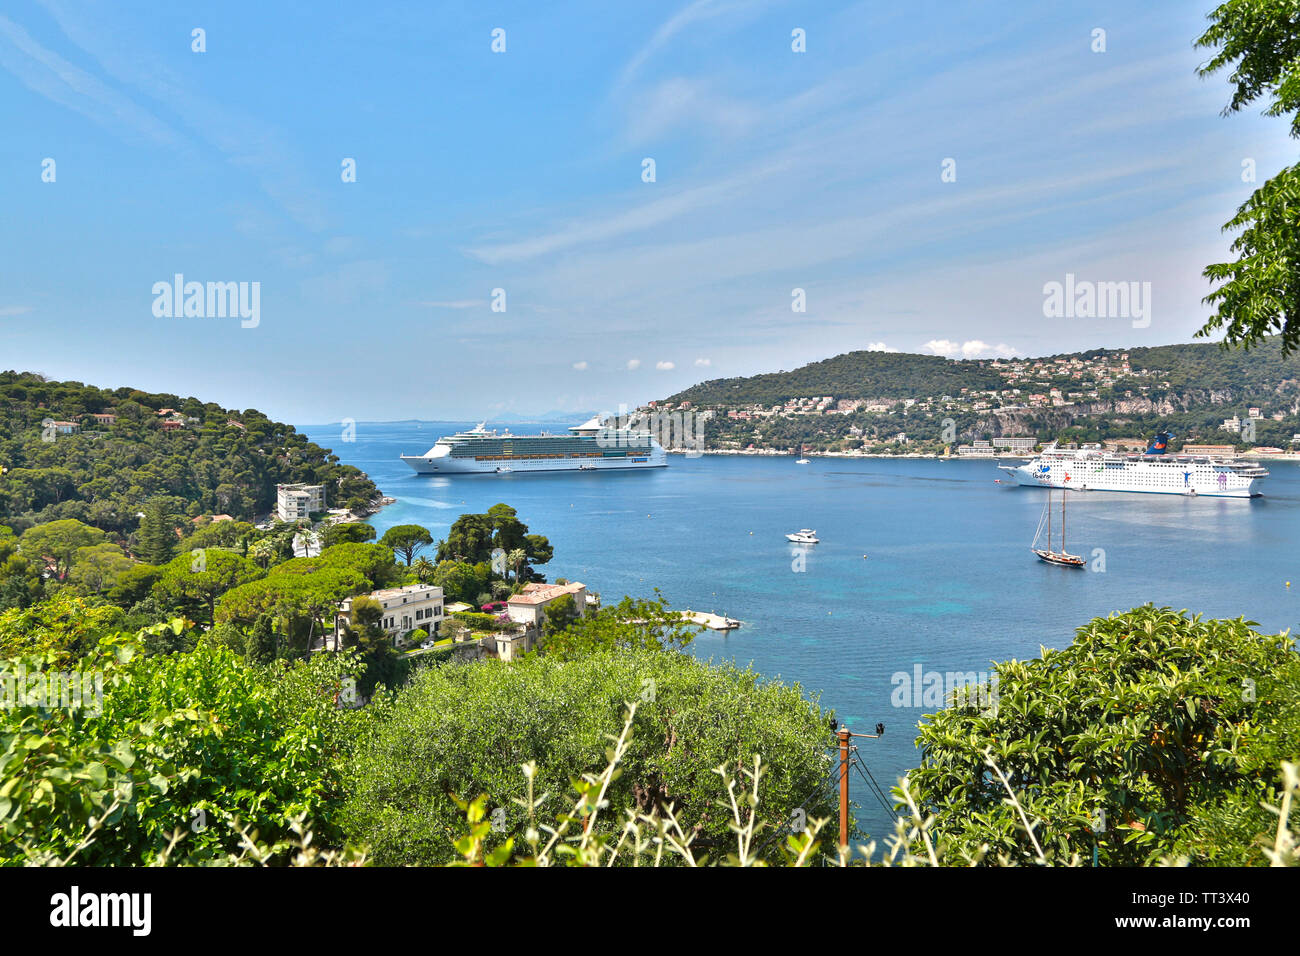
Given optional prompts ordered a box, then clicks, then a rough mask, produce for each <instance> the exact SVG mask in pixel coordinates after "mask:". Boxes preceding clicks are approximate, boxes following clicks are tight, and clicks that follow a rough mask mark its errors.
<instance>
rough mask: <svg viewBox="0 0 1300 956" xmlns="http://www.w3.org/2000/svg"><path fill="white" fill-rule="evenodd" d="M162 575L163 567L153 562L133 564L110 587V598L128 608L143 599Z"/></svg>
mask: <svg viewBox="0 0 1300 956" xmlns="http://www.w3.org/2000/svg"><path fill="white" fill-rule="evenodd" d="M160 577H162V568H158V567H155V566H154V565H152V564H133V565H131V567H129V568H127V569H125V570H124V571H122V573H121V574H119V575H118V576H117V581H116V582H115V583H114V584H113V586H112V588H110V589H109V592H108V599H109V600H110V601H112V602H113V603H114V604H116V605H118V606H120V607H123V608H127V609H128V610H129V609H130V608H132V607H134V606H135V605H136V604H138V603H139V602H140V601H143V600H144V599H145V597H147V596H148V594H149V592H150V590H152V588H153V586H154V585H155V584H156V583H157V582H158V579H159V578H160Z"/></svg>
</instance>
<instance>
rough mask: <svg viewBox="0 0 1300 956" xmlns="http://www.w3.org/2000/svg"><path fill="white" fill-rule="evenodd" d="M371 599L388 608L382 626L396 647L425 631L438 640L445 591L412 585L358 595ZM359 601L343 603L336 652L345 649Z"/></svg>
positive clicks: (337, 625) (335, 646)
mask: <svg viewBox="0 0 1300 956" xmlns="http://www.w3.org/2000/svg"><path fill="white" fill-rule="evenodd" d="M358 597H368V598H371V599H372V600H374V601H375V602H377V603H378V604H379V606H380V607H382V608H383V609H384V616H383V617H382V618H380V619H379V626H380V627H382V628H383V629H384V633H385V634H387V635H388V637H389V638H390V639H391V640H392V642H393V646H394V647H405V646H406V645H407V643H408V639H407V635H409V634H410V633H411V632H412V631H414V630H419V629H423V630H424V631H425V632H426V633H427V634H428V635H429V637H431V638H436V637H437V635H438V633H439V631H440V630H441V629H442V622H443V621H444V620H446V615H445V614H444V613H443V593H442V588H440V587H434V586H433V585H432V584H409V585H407V586H406V587H400V588H384V589H382V590H379V591H371V592H370V593H369V594H365V595H358ZM356 599H357V598H346V599H344V601H343V602H342V603H341V604H339V610H338V617H337V618H336V619H335V622H334V638H335V642H334V649H337V648H339V647H341V646H342V643H343V642H342V640H341V638H342V636H343V633H344V631H345V630H346V629H347V625H348V623H352V606H353V603H354V602H355V601H356Z"/></svg>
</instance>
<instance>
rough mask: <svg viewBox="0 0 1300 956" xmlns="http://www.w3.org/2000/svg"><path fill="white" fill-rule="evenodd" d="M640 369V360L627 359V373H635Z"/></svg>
mask: <svg viewBox="0 0 1300 956" xmlns="http://www.w3.org/2000/svg"><path fill="white" fill-rule="evenodd" d="M640 367H641V360H640V359H628V360H627V370H628V371H629V372H635V371H636V370H637V369H639V368H640Z"/></svg>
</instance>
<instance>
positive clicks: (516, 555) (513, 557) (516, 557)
mask: <svg viewBox="0 0 1300 956" xmlns="http://www.w3.org/2000/svg"><path fill="white" fill-rule="evenodd" d="M527 560H528V552H527V551H525V550H524V549H523V548H515V549H514V550H513V551H511V552H510V553H509V554H508V555H506V562H507V563H508V564H509V566H510V567H512V568H514V569H515V583H516V584H517V583H518V582H519V570H520V568H522V567H523V564H524V562H525V561H527Z"/></svg>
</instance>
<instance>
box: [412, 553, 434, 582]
mask: <svg viewBox="0 0 1300 956" xmlns="http://www.w3.org/2000/svg"><path fill="white" fill-rule="evenodd" d="M411 570H412V571H414V572H415V579H416V580H417V581H419V582H420V583H421V584H428V583H429V582H430V581H432V580H433V575H434V571H435V570H436V568H435V566H434V563H433V562H432V561H430V560H429V559H428V558H427V557H425V556H424V555H420V556H419V557H418V558H416V559H415V561H414V562H412V564H411Z"/></svg>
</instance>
